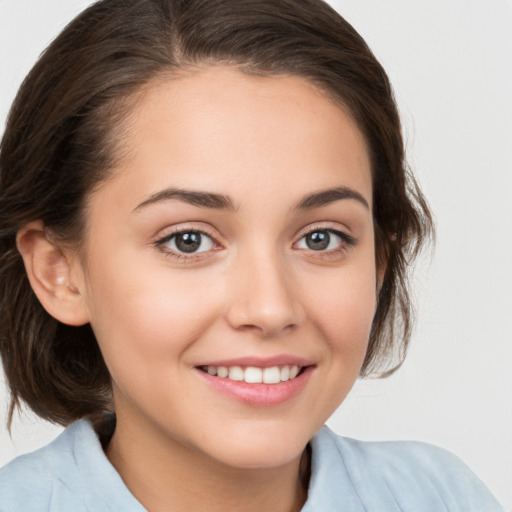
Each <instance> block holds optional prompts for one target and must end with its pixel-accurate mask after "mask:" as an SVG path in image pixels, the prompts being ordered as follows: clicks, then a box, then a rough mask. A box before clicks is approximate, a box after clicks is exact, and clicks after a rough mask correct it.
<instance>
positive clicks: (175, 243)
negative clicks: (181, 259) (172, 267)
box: [158, 231, 214, 254]
mask: <svg viewBox="0 0 512 512" xmlns="http://www.w3.org/2000/svg"><path fill="white" fill-rule="evenodd" d="M158 245H160V246H164V247H165V248H166V249H167V250H170V251H173V252H176V253H182V254H192V253H199V252H206V251H210V250H211V249H212V248H213V246H214V241H213V240H212V238H211V237H210V236H208V235H207V234H206V233H203V232H201V231H181V232H178V233H173V234H172V235H168V236H166V237H165V238H163V239H162V240H159V241H158Z"/></svg>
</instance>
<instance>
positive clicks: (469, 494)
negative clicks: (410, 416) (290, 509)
mask: <svg viewBox="0 0 512 512" xmlns="http://www.w3.org/2000/svg"><path fill="white" fill-rule="evenodd" d="M312 445H313V454H314V456H313V462H315V451H316V452H317V453H316V459H317V460H316V464H315V465H316V470H317V472H324V471H325V470H326V469H327V471H328V472H330V473H333V472H334V473H335V474H336V475H337V477H338V478H340V479H345V481H346V486H347V487H348V488H349V490H347V492H352V493H353V495H354V500H355V501H357V500H359V502H360V503H361V504H362V505H364V506H366V507H367V508H368V509H372V510H373V508H372V507H375V506H377V507H380V508H377V509H378V510H403V511H409V510H411V511H414V512H419V511H423V510H425V511H431V510H447V511H450V512H502V511H503V508H502V507H501V506H500V505H499V504H498V502H497V501H496V500H495V498H494V497H493V496H492V495H491V493H490V491H489V490H488V489H487V488H486V487H485V485H484V484H483V482H482V481H481V480H480V479H479V478H478V477H477V476H476V475H475V474H474V473H473V472H472V471H471V470H470V469H469V468H468V467H467V466H466V464H464V463H463V462H462V461H461V460H460V459H458V458H457V457H456V456H455V455H453V454H452V453H450V452H448V451H446V450H444V449H442V448H438V447H436V446H432V445H430V444H426V443H421V442H416V441H389V442H364V441H357V440H355V439H349V438H344V437H340V436H338V435H336V434H334V433H333V432H332V431H331V430H329V429H328V428H326V427H324V428H323V429H322V430H321V431H320V432H319V433H318V434H317V435H316V436H315V438H314V439H313V444H312ZM314 469H315V468H313V470H314ZM388 502H389V503H392V504H393V506H392V507H390V508H389V509H386V508H385V507H384V506H383V504H384V503H388ZM397 507H398V508H397Z"/></svg>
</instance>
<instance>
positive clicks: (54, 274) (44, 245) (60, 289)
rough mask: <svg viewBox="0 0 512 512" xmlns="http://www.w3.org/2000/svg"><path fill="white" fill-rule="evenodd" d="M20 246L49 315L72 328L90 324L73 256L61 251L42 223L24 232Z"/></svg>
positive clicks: (33, 283)
mask: <svg viewBox="0 0 512 512" xmlns="http://www.w3.org/2000/svg"><path fill="white" fill-rule="evenodd" d="M16 244H17V247H18V251H19V252H20V254H21V256H22V258H23V262H24V264H25V269H26V272H27V276H28V279H29V281H30V285H31V286H32V289H33V290H34V293H35V294H36V296H37V298H38V299H39V301H40V302H41V304H42V306H43V307H44V308H45V309H46V311H47V312H48V313H49V314H50V315H51V316H53V317H54V318H55V319H57V320H59V321H60V322H62V323H65V324H68V325H75V326H78V325H83V324H86V323H87V322H88V321H89V316H88V311H87V308H86V305H85V301H84V296H83V290H81V288H83V287H82V286H79V284H80V283H76V282H74V281H75V280H76V276H74V275H73V272H72V264H73V262H74V261H73V258H72V256H71V255H70V254H66V253H65V251H64V250H63V249H62V248H61V247H59V245H58V244H57V243H56V242H55V241H54V240H53V239H52V238H51V236H49V234H48V232H47V231H46V230H45V228H44V225H43V223H42V222H40V221H34V222H31V223H29V224H27V225H26V226H24V227H23V228H22V229H20V231H19V232H18V234H17V237H16Z"/></svg>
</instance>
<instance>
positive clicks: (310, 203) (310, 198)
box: [294, 187, 370, 211]
mask: <svg viewBox="0 0 512 512" xmlns="http://www.w3.org/2000/svg"><path fill="white" fill-rule="evenodd" d="M342 199H354V200H356V201H357V202H359V203H361V204H362V205H363V206H364V207H365V208H367V209H368V210H369V209H370V205H369V204H368V201H366V199H365V198H364V197H363V196H362V195H361V194H360V193H359V192H358V191H357V190H354V189H352V188H349V187H336V188H329V189H326V190H321V191H320V192H314V193H312V194H308V195H307V196H305V197H303V198H302V199H301V200H300V201H299V202H298V204H297V206H295V208H294V209H295V210H300V211H304V210H312V209H313V208H320V207H321V206H327V205H328V204H331V203H334V202H335V201H340V200H342Z"/></svg>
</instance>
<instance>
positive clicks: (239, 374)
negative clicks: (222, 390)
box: [202, 365, 302, 384]
mask: <svg viewBox="0 0 512 512" xmlns="http://www.w3.org/2000/svg"><path fill="white" fill-rule="evenodd" d="M202 369H203V371H205V372H207V373H209V374H210V375H216V376H217V377H221V378H224V379H225V378H228V379H230V380H235V381H245V382H247V383H249V384H259V383H261V382H263V383H264V384H279V383H280V382H286V381H287V380H291V379H294V378H295V377H297V375H298V374H299V372H300V370H301V369H302V367H301V366H297V365H292V366H289V365H286V366H282V367H279V366H271V367H269V368H257V367H255V366H248V367H247V368H245V369H244V368H242V367H241V366H230V367H226V366H211V365H210V366H203V367H202Z"/></svg>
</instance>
